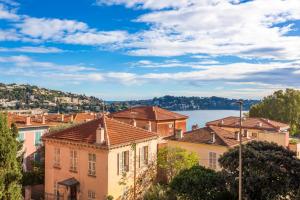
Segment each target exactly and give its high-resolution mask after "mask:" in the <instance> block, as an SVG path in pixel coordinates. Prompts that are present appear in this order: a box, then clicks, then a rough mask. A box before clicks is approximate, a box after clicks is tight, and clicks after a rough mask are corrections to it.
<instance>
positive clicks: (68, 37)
mask: <svg viewBox="0 0 300 200" xmlns="http://www.w3.org/2000/svg"><path fill="white" fill-rule="evenodd" d="M16 27H17V28H18V29H19V33H20V34H22V35H23V38H22V39H23V40H26V39H27V40H28V38H29V39H33V40H36V41H37V42H43V41H47V42H49V41H52V42H60V43H68V44H81V45H103V44H109V43H120V42H123V41H124V40H125V39H126V38H127V32H125V31H98V30H96V29H91V28H89V27H88V25H87V24H86V23H83V22H79V21H76V20H66V19H56V18H32V17H25V18H24V20H23V21H21V22H19V23H18V24H17V25H16Z"/></svg>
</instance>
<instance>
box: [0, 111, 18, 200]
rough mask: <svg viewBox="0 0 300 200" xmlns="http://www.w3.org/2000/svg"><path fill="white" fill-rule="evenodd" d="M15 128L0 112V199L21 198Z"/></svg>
mask: <svg viewBox="0 0 300 200" xmlns="http://www.w3.org/2000/svg"><path fill="white" fill-rule="evenodd" d="M17 136H18V132H17V128H16V127H15V126H14V125H13V126H12V127H9V125H8V120H7V116H6V115H5V114H3V113H0V199H1V200H10V199H16V200H18V199H22V195H21V188H22V186H21V179H22V159H21V157H22V154H21V152H20V149H21V144H20V142H18V140H17Z"/></svg>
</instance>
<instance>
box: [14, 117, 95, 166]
mask: <svg viewBox="0 0 300 200" xmlns="http://www.w3.org/2000/svg"><path fill="white" fill-rule="evenodd" d="M95 118H96V114H94V113H77V114H68V115H65V114H42V115H28V114H22V115H20V114H15V113H8V120H9V123H10V124H12V123H14V124H15V125H16V126H17V128H18V132H19V137H18V139H19V141H22V142H23V152H24V159H23V168H24V170H25V171H27V170H30V168H31V161H33V160H39V159H40V154H39V153H38V150H39V149H40V148H41V146H42V140H41V138H42V136H43V135H44V134H45V133H47V132H48V131H49V129H51V128H53V127H59V126H66V125H72V124H76V123H82V122H86V121H89V120H92V119H95Z"/></svg>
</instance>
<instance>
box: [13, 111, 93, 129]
mask: <svg viewBox="0 0 300 200" xmlns="http://www.w3.org/2000/svg"><path fill="white" fill-rule="evenodd" d="M93 119H96V113H76V114H40V115H18V114H14V113H8V122H9V124H11V123H14V124H16V126H17V127H18V128H29V127H48V126H57V125H60V124H65V123H82V122H86V121H90V120H93Z"/></svg>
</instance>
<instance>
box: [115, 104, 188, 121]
mask: <svg viewBox="0 0 300 200" xmlns="http://www.w3.org/2000/svg"><path fill="white" fill-rule="evenodd" d="M110 116H111V117H116V118H133V119H141V120H152V121H163V120H177V119H187V118H188V116H185V115H181V114H179V113H175V112H171V111H169V110H166V109H162V108H159V107H157V106H137V107H132V108H129V109H126V110H122V111H119V112H115V113H111V115H110Z"/></svg>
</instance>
